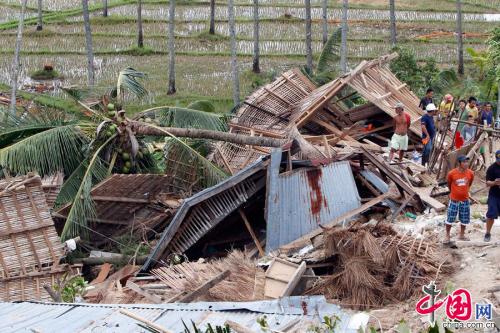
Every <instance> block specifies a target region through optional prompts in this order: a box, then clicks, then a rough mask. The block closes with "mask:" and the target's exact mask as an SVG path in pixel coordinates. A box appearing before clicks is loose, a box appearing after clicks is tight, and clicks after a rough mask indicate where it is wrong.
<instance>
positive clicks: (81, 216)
mask: <svg viewBox="0 0 500 333" xmlns="http://www.w3.org/2000/svg"><path fill="white" fill-rule="evenodd" d="M115 136H116V135H114V136H112V137H111V138H109V139H108V140H107V141H106V142H104V143H103V144H102V145H101V146H100V147H99V148H98V149H97V150H96V151H95V152H94V154H93V155H92V158H91V159H90V160H89V161H88V163H82V164H81V165H80V167H79V168H78V169H77V170H76V171H75V173H73V174H72V175H71V176H70V178H71V184H69V185H68V186H67V187H66V188H65V189H64V194H62V195H60V196H59V197H58V201H59V202H60V201H62V200H63V199H64V198H66V199H67V198H69V197H70V196H71V195H72V194H73V193H74V196H73V202H72V205H71V209H70V211H69V213H68V216H67V218H66V223H65V224H64V228H63V230H62V232H61V240H63V241H64V240H67V239H70V238H73V237H76V236H79V235H81V236H84V237H85V236H86V235H87V233H88V228H87V223H88V221H89V220H91V219H93V218H95V217H96V210H95V204H94V202H93V200H92V197H91V195H90V191H91V190H92V186H93V185H95V184H96V183H97V182H99V181H101V180H102V179H104V178H105V177H106V175H107V170H108V169H107V167H106V163H105V162H104V161H103V160H102V159H101V158H100V157H99V154H100V153H101V151H102V150H103V149H104V148H105V147H106V146H107V145H108V144H109V143H110V142H111V141H112V140H113V139H114V138H115ZM79 180H80V182H79V185H78V189H77V190H76V192H75V189H76V186H77V185H76V184H77V183H78V181H79ZM61 192H62V191H61Z"/></svg>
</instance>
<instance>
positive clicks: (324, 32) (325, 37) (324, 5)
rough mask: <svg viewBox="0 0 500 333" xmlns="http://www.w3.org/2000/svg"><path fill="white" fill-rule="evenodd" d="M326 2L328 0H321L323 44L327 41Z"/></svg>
mask: <svg viewBox="0 0 500 333" xmlns="http://www.w3.org/2000/svg"><path fill="white" fill-rule="evenodd" d="M327 2H328V0H323V1H322V3H321V4H322V15H321V16H322V19H323V45H325V44H326V42H327V41H328V12H327Z"/></svg>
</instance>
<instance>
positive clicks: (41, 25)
mask: <svg viewBox="0 0 500 333" xmlns="http://www.w3.org/2000/svg"><path fill="white" fill-rule="evenodd" d="M42 29H43V14H42V0H38V23H37V25H36V30H37V31H40V30H42Z"/></svg>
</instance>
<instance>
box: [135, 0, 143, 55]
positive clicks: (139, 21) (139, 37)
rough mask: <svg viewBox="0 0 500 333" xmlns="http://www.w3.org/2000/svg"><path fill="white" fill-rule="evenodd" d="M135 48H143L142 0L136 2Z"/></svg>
mask: <svg viewBox="0 0 500 333" xmlns="http://www.w3.org/2000/svg"><path fill="white" fill-rule="evenodd" d="M137 47H139V48H142V47H144V35H143V31H142V0H138V1H137Z"/></svg>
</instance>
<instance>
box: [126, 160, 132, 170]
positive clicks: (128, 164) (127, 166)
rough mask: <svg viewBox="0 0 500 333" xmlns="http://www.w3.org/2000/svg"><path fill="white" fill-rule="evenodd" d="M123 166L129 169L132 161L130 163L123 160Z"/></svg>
mask: <svg viewBox="0 0 500 333" xmlns="http://www.w3.org/2000/svg"><path fill="white" fill-rule="evenodd" d="M125 167H126V168H129V169H130V168H131V167H132V163H130V161H127V162H125Z"/></svg>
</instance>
